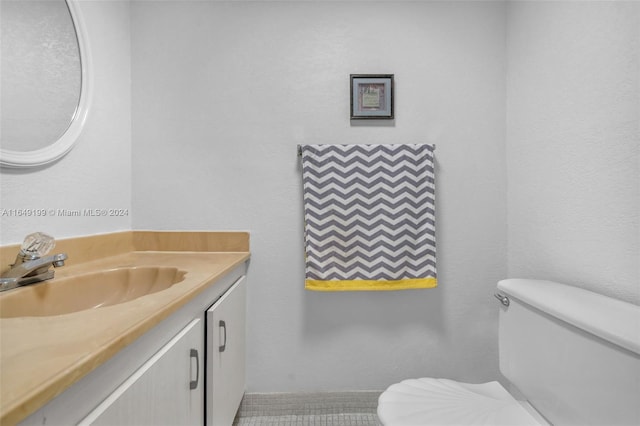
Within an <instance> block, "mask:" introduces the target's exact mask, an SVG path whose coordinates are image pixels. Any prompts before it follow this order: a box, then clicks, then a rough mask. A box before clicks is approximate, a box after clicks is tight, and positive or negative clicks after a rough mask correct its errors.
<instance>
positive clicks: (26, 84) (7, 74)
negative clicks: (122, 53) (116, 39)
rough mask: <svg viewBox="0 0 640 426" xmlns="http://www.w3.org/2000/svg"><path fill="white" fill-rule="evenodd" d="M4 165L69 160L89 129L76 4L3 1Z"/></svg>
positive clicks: (85, 62)
mask: <svg viewBox="0 0 640 426" xmlns="http://www.w3.org/2000/svg"><path fill="white" fill-rule="evenodd" d="M0 52H1V54H0V57H1V63H0V70H1V72H0V165H2V166H5V167H29V166H41V165H44V164H48V163H51V162H53V161H55V160H57V159H59V158H60V157H62V156H63V155H65V154H66V153H67V152H69V150H70V149H71V148H72V147H73V145H74V144H75V142H76V140H77V138H78V136H79V134H80V131H81V129H82V127H83V125H84V122H85V119H86V116H87V110H88V106H89V98H90V89H91V87H90V86H91V85H90V81H89V73H88V71H89V70H88V68H89V62H90V61H89V49H88V47H87V37H86V34H85V33H84V25H83V22H82V19H81V13H80V10H79V6H78V5H77V4H76V2H75V0H28V1H25V0H2V1H0Z"/></svg>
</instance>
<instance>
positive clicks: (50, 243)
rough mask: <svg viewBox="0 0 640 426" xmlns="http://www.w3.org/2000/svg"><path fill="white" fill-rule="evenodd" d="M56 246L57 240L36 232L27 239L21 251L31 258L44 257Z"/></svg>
mask: <svg viewBox="0 0 640 426" xmlns="http://www.w3.org/2000/svg"><path fill="white" fill-rule="evenodd" d="M55 246H56V240H55V239H54V238H53V237H52V236H51V235H48V234H45V233H44V232H34V233H33V234H29V235H27V236H26V237H25V239H24V242H23V243H22V246H21V247H20V251H21V252H22V253H24V254H27V255H30V256H38V257H41V256H44V255H45V254H47V253H49V252H50V251H51V250H52V249H53V248H54V247H55Z"/></svg>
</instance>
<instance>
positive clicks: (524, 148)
mask: <svg viewBox="0 0 640 426" xmlns="http://www.w3.org/2000/svg"><path fill="white" fill-rule="evenodd" d="M508 10H509V13H508V21H507V22H508V32H507V41H508V53H507V58H508V90H507V93H508V101H507V112H508V120H507V162H508V177H507V178H508V211H509V237H508V241H509V250H508V253H509V276H512V277H522V278H542V279H550V280H556V281H560V282H566V283H570V284H574V285H577V286H580V287H584V288H587V289H589V290H593V291H597V292H600V293H603V294H606V295H609V296H612V297H616V298H619V299H623V300H627V301H631V302H635V303H640V255H639V253H640V248H639V241H638V240H639V238H640V227H639V222H638V216H639V213H640V159H639V156H638V151H639V149H640V3H637V2H511V3H510V4H509V8H508Z"/></svg>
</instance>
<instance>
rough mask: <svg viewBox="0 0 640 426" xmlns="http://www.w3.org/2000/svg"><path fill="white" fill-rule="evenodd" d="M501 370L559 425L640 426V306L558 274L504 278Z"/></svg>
mask: <svg viewBox="0 0 640 426" xmlns="http://www.w3.org/2000/svg"><path fill="white" fill-rule="evenodd" d="M498 292H499V294H501V295H504V296H507V297H508V299H509V306H504V305H500V314H499V356H500V371H501V372H502V374H503V375H504V376H505V377H506V378H507V379H508V380H509V382H510V383H511V385H512V386H515V388H516V389H515V390H514V391H515V392H516V393H518V391H519V393H521V394H522V395H523V396H524V398H526V399H527V401H529V402H530V403H531V405H533V407H535V409H536V410H537V411H538V412H539V413H540V414H542V416H544V417H545V418H546V419H547V420H548V421H549V422H551V423H552V424H554V425H556V426H559V425H640V307H639V306H636V305H634V304H631V303H626V302H622V301H620V300H616V299H612V298H609V297H606V296H602V295H600V294H597V293H593V292H591V291H587V290H583V289H580V288H577V287H572V286H568V285H565V284H560V283H556V282H551V281H540V280H526V279H509V280H503V281H500V282H499V283H498Z"/></svg>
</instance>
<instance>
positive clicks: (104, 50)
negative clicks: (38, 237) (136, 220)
mask: <svg viewBox="0 0 640 426" xmlns="http://www.w3.org/2000/svg"><path fill="white" fill-rule="evenodd" d="M80 9H81V11H82V12H83V16H84V18H85V21H86V22H85V25H86V28H87V32H88V35H89V44H90V49H91V52H92V59H93V68H92V70H93V72H94V80H93V83H94V87H93V88H94V92H93V105H92V106H90V110H89V113H88V116H87V121H86V125H85V128H84V130H83V132H82V133H81V135H80V139H79V140H78V143H77V144H76V146H75V147H74V148H73V149H72V150H71V151H70V152H69V154H68V155H66V156H65V157H63V158H62V159H61V160H59V161H58V162H56V163H54V164H51V165H49V166H47V167H43V168H39V169H4V168H3V169H1V171H0V178H1V179H2V180H1V182H0V185H1V191H0V209H2V211H3V213H2V215H1V216H0V231H1V232H0V244H2V245H6V244H11V243H17V242H22V239H23V238H24V236H25V235H26V234H28V233H31V232H34V231H44V232H47V233H49V234H51V235H53V236H54V237H56V238H61V237H71V236H79V235H87V234H98V233H105V232H112V231H119V230H125V229H130V228H131V211H130V208H131V71H130V69H131V66H130V56H131V55H130V28H129V2H128V1H99V2H96V1H89V2H81V4H80ZM84 209H100V210H102V209H125V210H127V209H128V210H129V211H128V215H124V216H99V217H96V216H93V217H92V216H86V215H84V214H83V213H84ZM34 210H38V211H44V212H45V216H36V215H29V213H27V212H28V211H34ZM20 211H22V213H20ZM76 212H78V213H79V214H80V215H79V216H75V215H74V214H76Z"/></svg>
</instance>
